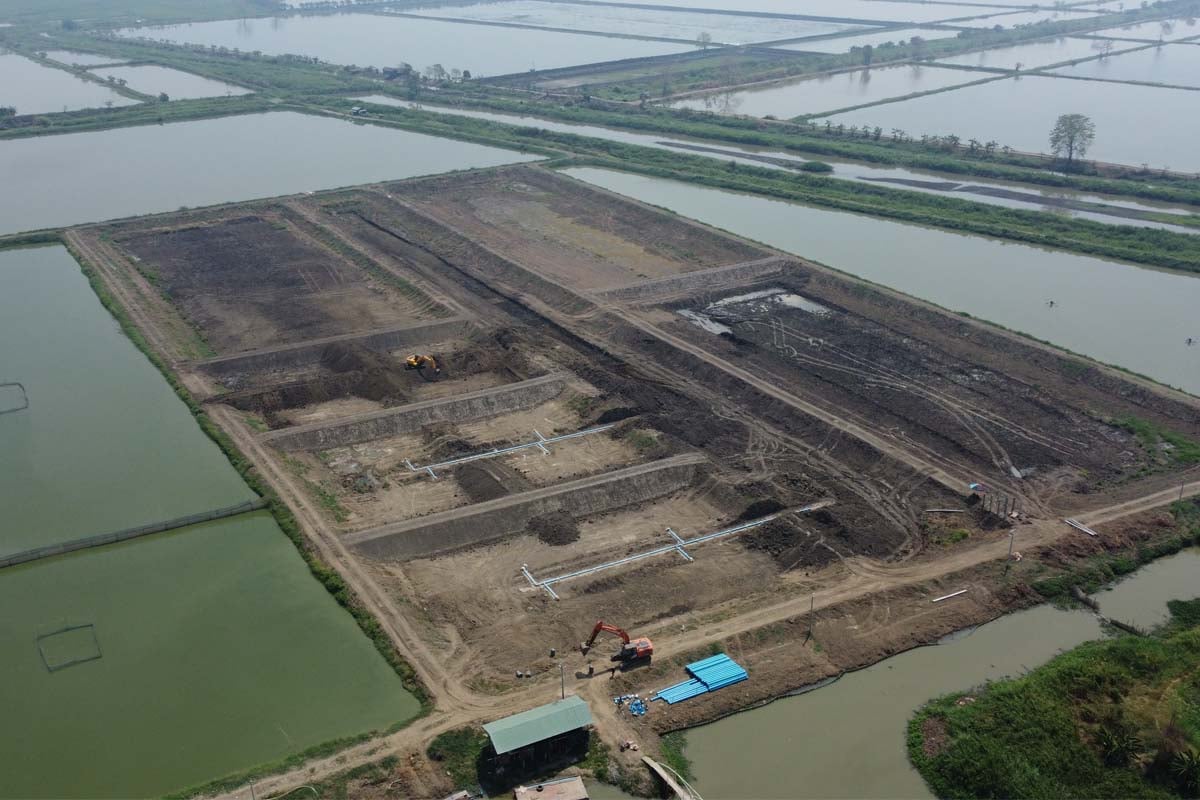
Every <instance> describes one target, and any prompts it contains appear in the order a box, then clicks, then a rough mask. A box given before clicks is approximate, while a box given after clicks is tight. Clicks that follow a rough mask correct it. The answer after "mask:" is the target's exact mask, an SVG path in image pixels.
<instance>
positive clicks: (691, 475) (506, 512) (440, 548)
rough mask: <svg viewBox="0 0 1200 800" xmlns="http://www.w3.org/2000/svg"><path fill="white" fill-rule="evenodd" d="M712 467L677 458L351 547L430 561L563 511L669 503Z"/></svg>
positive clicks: (579, 513) (387, 532)
mask: <svg viewBox="0 0 1200 800" xmlns="http://www.w3.org/2000/svg"><path fill="white" fill-rule="evenodd" d="M706 463H707V461H706V459H705V458H704V457H703V456H701V455H697V454H689V455H682V456H674V457H672V458H667V459H663V460H661V461H652V462H650V463H648V464H638V465H636V466H633V467H627V468H625V469H621V470H617V471H615V472H607V473H604V474H603V475H593V476H591V477H588V478H581V479H579V480H575V481H570V482H569V483H563V484H559V485H557V486H547V487H543V488H540V489H534V490H532V491H529V492H522V493H520V494H514V495H509V496H508V497H501V498H499V499H497V500H490V501H488V502H486V503H476V504H475V505H471V506H466V507H465V508H456V509H451V510H450V511H444V512H441V513H439V514H432V515H430V516H427V517H421V518H419V519H413V520H406V521H404V522H397V523H393V524H390V525H383V526H381V527H378V528H371V529H369V530H365V531H360V532H358V533H352V534H350V535H349V536H347V537H346V542H347V543H348V544H349V545H350V546H351V547H353V548H354V549H355V550H356V551H357V552H359V553H361V554H363V555H366V556H370V557H372V558H381V559H383V558H386V559H411V558H420V557H422V556H430V555H434V554H436V553H441V552H444V551H448V550H456V549H458V548H462V547H469V546H472V545H478V544H482V543H485V542H488V541H492V540H494V539H501V538H503V537H505V536H509V535H511V534H514V533H520V532H521V531H523V530H524V529H525V526H526V525H528V523H529V520H531V519H533V518H534V517H539V516H542V515H544V514H549V513H552V512H556V511H561V512H565V513H567V514H570V515H571V516H572V517H575V518H580V517H587V516H591V515H593V514H603V513H606V512H608V511H614V510H616V509H619V508H624V507H626V506H631V505H636V504H637V503H643V502H646V501H648V500H655V499H657V498H660V497H665V496H666V495H669V494H673V493H674V492H677V491H679V490H681V489H685V488H687V487H688V486H691V485H693V484H694V483H695V482H696V480H697V478H698V476H699V474H700V470H701V467H702V466H703V465H704V464H706ZM515 568H516V565H514V569H515Z"/></svg>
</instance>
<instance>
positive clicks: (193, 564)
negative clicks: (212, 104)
mask: <svg viewBox="0 0 1200 800" xmlns="http://www.w3.org/2000/svg"><path fill="white" fill-rule="evenodd" d="M0 365H2V367H3V369H4V370H5V372H6V375H5V377H4V380H9V379H17V380H22V381H23V382H27V384H28V390H29V401H30V407H29V408H28V409H27V410H24V411H18V412H15V413H10V414H4V415H0V451H3V452H4V454H5V458H4V459H3V461H2V462H0V507H3V508H4V510H5V517H6V519H5V523H6V524H5V526H4V532H3V545H2V547H3V548H4V549H8V548H10V547H13V548H15V547H17V546H19V545H21V544H26V543H34V542H36V543H44V542H46V541H52V540H57V539H59V538H60V537H61V536H63V535H66V534H78V533H81V532H90V531H94V529H95V528H97V527H109V526H116V525H128V524H136V523H137V522H140V521H143V520H145V519H146V518H148V517H149V518H153V517H154V516H156V515H158V514H161V513H179V512H186V511H194V510H198V509H204V508H208V507H211V504H214V503H216V504H221V505H228V504H230V503H232V502H236V501H237V500H238V499H241V498H244V497H247V496H249V494H250V493H249V490H248V489H247V487H246V486H245V485H244V484H242V483H241V481H240V479H239V478H238V476H237V473H236V472H235V471H234V470H233V468H232V467H231V466H230V465H229V463H228V462H227V461H225V460H224V459H223V458H222V457H221V455H220V453H219V451H217V450H216V448H215V447H214V446H213V445H212V444H211V443H210V442H209V441H208V440H207V438H206V437H204V436H203V435H202V434H201V432H200V431H199V429H198V428H197V427H196V425H195V423H194V421H193V420H191V418H190V415H189V414H188V412H187V410H186V408H185V407H184V406H183V404H182V403H181V402H180V401H179V400H178V399H177V398H176V397H174V395H173V394H172V392H171V391H170V389H169V388H168V387H167V386H166V383H165V382H164V380H163V379H162V377H161V376H160V375H159V374H158V373H157V372H156V371H155V370H154V369H153V368H152V367H151V366H150V364H149V363H148V362H147V361H146V360H145V358H144V357H143V356H142V355H141V354H140V353H138V351H137V350H136V349H135V348H134V346H133V344H132V343H131V342H129V341H128V340H127V339H125V338H124V337H122V336H121V335H120V333H119V331H118V330H117V326H116V323H115V321H114V320H113V319H112V318H111V317H109V316H108V315H107V314H106V313H105V311H104V309H103V308H102V307H101V306H100V304H99V302H98V301H97V299H96V297H95V295H94V294H92V292H91V289H90V287H89V286H88V284H87V282H86V281H85V280H84V279H83V277H82V276H81V275H80V272H79V267H78V265H77V264H76V263H75V262H74V260H73V259H72V258H71V257H70V255H69V254H68V253H67V252H66V251H65V250H64V249H63V248H61V247H49V248H39V249H34V250H10V251H5V252H2V253H0ZM9 370H12V371H14V372H16V373H18V374H17V375H12V376H9V375H8V374H7V372H8V371H9ZM13 467H16V468H13ZM11 519H15V520H17V521H18V522H19V524H15V525H9V524H8V522H9V521H10V520H11ZM0 609H3V610H2V611H0V674H2V675H3V676H4V680H2V681H0V708H3V709H4V720H5V724H4V725H0V796H3V797H28V798H37V797H143V796H158V795H162V794H164V793H167V792H170V791H173V790H178V789H182V788H184V787H186V786H189V785H193V784H196V783H200V782H204V781H207V780H210V779H213V778H215V777H218V776H221V775H225V774H228V773H231V772H235V771H239V770H243V769H246V768H248V767H251V766H254V765H256V764H260V763H264V762H268V761H273V760H277V759H280V758H283V757H285V756H287V755H289V754H292V753H296V752H299V751H301V750H304V749H305V748H308V747H312V746H314V745H317V744H320V743H322V742H326V741H329V740H331V739H335V738H340V737H346V736H352V735H356V734H360V733H364V732H366V731H369V730H374V729H380V728H386V727H388V726H390V725H392V724H394V723H397V722H401V721H403V720H405V719H408V718H410V717H412V716H413V715H414V714H415V713H416V712H417V710H418V703H417V701H416V699H415V698H414V697H413V696H412V695H411V694H409V693H408V692H407V691H405V690H404V688H403V686H402V685H401V682H400V679H399V678H398V677H397V675H396V674H395V672H394V671H393V670H392V669H391V668H390V667H389V666H388V665H387V664H386V662H384V660H383V659H382V658H381V657H380V656H379V654H378V653H377V652H376V651H375V648H374V646H373V645H372V643H371V642H370V640H368V639H367V638H366V637H365V636H364V635H363V634H362V633H361V632H360V631H359V630H358V627H357V626H356V625H355V623H354V621H353V619H352V618H351V617H350V615H349V614H348V613H346V612H345V611H344V610H343V609H342V608H340V607H339V606H338V605H337V603H336V602H335V601H334V600H333V598H332V597H331V596H330V595H329V594H328V593H327V592H326V591H325V589H324V588H322V587H321V586H320V585H319V584H318V583H317V582H316V581H315V580H314V579H313V578H312V576H311V575H310V573H309V571H308V568H307V567H306V566H305V564H304V562H303V560H302V559H301V557H300V554H299V553H298V552H297V550H296V548H295V547H294V546H293V544H292V543H291V542H290V541H289V540H288V539H287V537H285V536H284V535H283V533H282V532H281V531H280V530H279V528H278V527H277V526H276V525H275V523H274V521H273V520H272V519H271V517H270V516H269V515H267V514H266V513H265V512H258V513H255V514H249V515H243V516H241V517H237V518H234V519H229V520H225V521H222V522H217V523H209V524H206V525H197V526H192V527H190V528H184V529H180V530H178V531H174V532H171V533H166V534H159V535H157V536H151V537H146V538H143V539H138V540H135V541H132V542H127V543H124V544H120V545H113V546H108V547H102V548H96V549H92V550H86V551H81V552H79V553H75V554H72V555H69V556H63V557H58V558H53V559H45V560H42V561H37V562H33V563H30V564H26V565H23V566H19V567H13V568H9V569H5V570H0ZM68 629H73V630H68ZM72 662H75V663H72Z"/></svg>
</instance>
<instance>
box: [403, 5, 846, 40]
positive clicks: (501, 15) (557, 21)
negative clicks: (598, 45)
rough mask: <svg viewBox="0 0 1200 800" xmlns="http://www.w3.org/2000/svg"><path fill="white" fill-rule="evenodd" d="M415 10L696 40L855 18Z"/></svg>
mask: <svg viewBox="0 0 1200 800" xmlns="http://www.w3.org/2000/svg"><path fill="white" fill-rule="evenodd" d="M411 13H416V14H423V15H428V16H435V17H454V18H456V19H468V20H483V21H488V22H507V23H516V24H520V25H538V26H542V27H548V28H570V29H572V30H580V31H598V32H603V33H615V34H626V35H634V36H658V37H663V38H669V39H680V40H683V41H687V42H693V41H695V40H696V37H697V36H699V35H700V34H701V33H707V34H709V35H710V36H712V39H713V41H714V42H721V43H725V44H747V43H750V42H765V41H768V40H771V39H785V38H786V39H790V38H797V37H800V36H817V35H819V34H823V33H837V32H838V31H844V30H848V29H851V28H852V27H853V26H852V25H849V24H837V23H828V22H815V21H809V20H789V19H771V18H767V17H742V16H735V15H730V14H697V13H693V12H687V11H658V10H654V9H648V8H646V9H644V8H621V7H619V6H587V5H572V4H566V3H555V2H544V0H507V2H501V3H477V4H474V5H465V6H457V5H456V6H434V7H432V8H420V9H415V10H413V11H412V12H411Z"/></svg>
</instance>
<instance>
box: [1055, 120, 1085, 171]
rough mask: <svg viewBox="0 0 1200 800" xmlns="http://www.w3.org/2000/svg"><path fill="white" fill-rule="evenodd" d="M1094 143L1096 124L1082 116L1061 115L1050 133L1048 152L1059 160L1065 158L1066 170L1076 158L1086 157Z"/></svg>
mask: <svg viewBox="0 0 1200 800" xmlns="http://www.w3.org/2000/svg"><path fill="white" fill-rule="evenodd" d="M1094 141H1096V124H1095V123H1094V122H1092V120H1091V119H1090V118H1089V117H1087V116H1085V115H1083V114H1063V115H1062V116H1061V117H1059V118H1058V122H1056V123H1054V129H1053V130H1052V131H1050V150H1051V152H1053V153H1054V155H1056V156H1059V157H1060V158H1061V157H1062V156H1064V155H1065V156H1066V159H1067V166H1066V168H1067V169H1068V170H1069V169H1070V168H1071V163H1072V162H1073V161H1074V160H1075V157H1076V156H1079V157H1080V158H1083V157H1084V156H1085V155H1087V151H1088V148H1089V147H1091V146H1092V142H1094Z"/></svg>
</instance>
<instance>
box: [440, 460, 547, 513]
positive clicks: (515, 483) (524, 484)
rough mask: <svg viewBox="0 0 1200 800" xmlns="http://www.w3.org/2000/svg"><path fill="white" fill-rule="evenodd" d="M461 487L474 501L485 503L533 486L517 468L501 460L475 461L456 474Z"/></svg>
mask: <svg viewBox="0 0 1200 800" xmlns="http://www.w3.org/2000/svg"><path fill="white" fill-rule="evenodd" d="M454 477H455V478H456V479H457V481H458V485H459V487H460V488H461V489H462V490H463V491H464V492H465V493H466V495H467V497H469V498H471V502H473V503H485V502H487V501H488V500H496V499H498V498H501V497H505V496H507V495H510V494H513V493H515V492H523V491H527V490H528V489H530V488H532V487H531V486H530V484H529V482H528V481H527V480H526V479H525V478H524V477H523V476H521V474H520V473H518V472H517V471H516V470H514V469H513V468H512V467H510V466H508V465H507V464H502V463H501V462H499V461H495V460H491V461H475V462H473V463H470V464H465V465H463V466H461V467H459V468H458V469H457V470H456V471H455V474H454Z"/></svg>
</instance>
